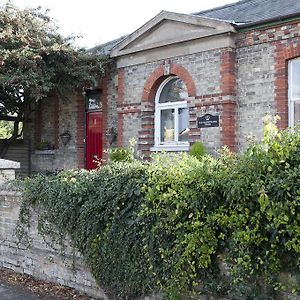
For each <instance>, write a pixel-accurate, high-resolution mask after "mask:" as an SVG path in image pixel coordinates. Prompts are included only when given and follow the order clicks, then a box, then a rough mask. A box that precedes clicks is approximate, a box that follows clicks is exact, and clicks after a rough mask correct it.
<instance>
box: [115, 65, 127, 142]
mask: <svg viewBox="0 0 300 300" xmlns="http://www.w3.org/2000/svg"><path fill="white" fill-rule="evenodd" d="M124 79H125V70H124V68H121V69H118V101H117V104H118V107H121V106H122V104H123V102H124V93H125V82H124ZM117 145H118V147H123V145H124V141H123V114H122V111H119V110H118V139H117Z"/></svg>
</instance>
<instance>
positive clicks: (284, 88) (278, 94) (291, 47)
mask: <svg viewBox="0 0 300 300" xmlns="http://www.w3.org/2000/svg"><path fill="white" fill-rule="evenodd" d="M299 35H300V22H299V20H298V21H297V20H294V21H291V22H287V23H285V24H279V25H272V26H267V27H265V28H262V29H253V30H249V31H247V32H245V33H242V34H239V36H238V40H237V45H238V46H239V47H251V46H255V45H259V44H269V45H271V46H272V47H273V48H274V52H275V66H274V67H275V83H274V84H275V106H276V114H277V115H279V116H280V120H279V122H278V127H279V128H280V129H284V128H286V127H287V126H288V60H290V59H293V58H296V57H299V56H300V38H299Z"/></svg>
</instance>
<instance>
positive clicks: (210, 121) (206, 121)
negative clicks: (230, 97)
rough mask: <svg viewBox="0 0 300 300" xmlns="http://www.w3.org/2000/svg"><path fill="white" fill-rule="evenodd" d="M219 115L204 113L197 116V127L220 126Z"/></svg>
mask: <svg viewBox="0 0 300 300" xmlns="http://www.w3.org/2000/svg"><path fill="white" fill-rule="evenodd" d="M219 120H220V118H219V116H213V115H211V114H206V115H204V116H202V117H198V118H197V124H198V128H210V127H219V126H220V121H219Z"/></svg>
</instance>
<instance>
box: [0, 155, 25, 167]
mask: <svg viewBox="0 0 300 300" xmlns="http://www.w3.org/2000/svg"><path fill="white" fill-rule="evenodd" d="M20 166H21V164H20V163H19V162H17V161H12V160H7V159H1V158H0V170H10V169H19V168H20Z"/></svg>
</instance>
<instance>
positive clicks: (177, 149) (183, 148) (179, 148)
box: [150, 143, 190, 152]
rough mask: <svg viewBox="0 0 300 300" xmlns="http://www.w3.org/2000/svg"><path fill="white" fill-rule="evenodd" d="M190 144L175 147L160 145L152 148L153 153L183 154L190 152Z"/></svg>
mask: <svg viewBox="0 0 300 300" xmlns="http://www.w3.org/2000/svg"><path fill="white" fill-rule="evenodd" d="M189 150H190V144H188V143H187V144H178V145H176V144H174V145H158V146H154V147H151V148H150V151H152V152H163V151H166V152H169V151H170V152H181V151H189Z"/></svg>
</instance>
